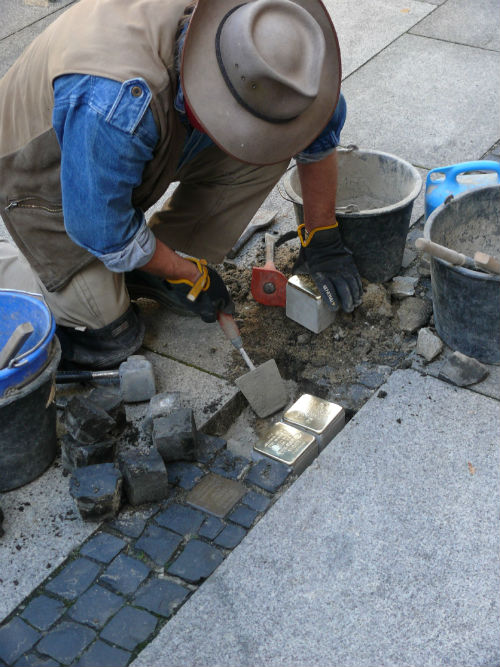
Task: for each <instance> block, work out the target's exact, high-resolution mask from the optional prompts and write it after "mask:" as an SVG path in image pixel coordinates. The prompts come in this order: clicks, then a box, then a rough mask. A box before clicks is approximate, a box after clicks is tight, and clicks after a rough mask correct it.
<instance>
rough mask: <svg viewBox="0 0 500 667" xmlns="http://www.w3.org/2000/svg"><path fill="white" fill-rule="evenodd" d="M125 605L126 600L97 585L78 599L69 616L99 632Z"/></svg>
mask: <svg viewBox="0 0 500 667" xmlns="http://www.w3.org/2000/svg"><path fill="white" fill-rule="evenodd" d="M124 604H125V599H124V598H122V597H121V596H119V595H116V594H115V593H112V592H111V591H108V590H107V589H106V588H103V587H102V586H99V585H98V584H96V585H95V586H92V588H89V590H88V591H86V592H85V593H84V594H83V595H82V596H81V597H80V598H78V600H77V601H76V602H75V604H74V605H73V606H72V607H71V609H70V610H69V612H68V614H69V616H70V617H71V618H72V619H73V620H74V621H78V622H80V623H85V624H86V625H90V626H92V627H93V628H95V629H96V630H97V629H99V628H102V627H103V626H104V625H105V624H106V622H107V621H108V619H109V618H110V617H111V616H112V615H113V614H115V613H116V612H117V611H118V609H120V607H122V606H123V605H124Z"/></svg>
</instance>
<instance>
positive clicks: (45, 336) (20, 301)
mask: <svg viewBox="0 0 500 667" xmlns="http://www.w3.org/2000/svg"><path fill="white" fill-rule="evenodd" d="M26 323H29V324H30V325H31V327H32V328H33V331H32V332H31V334H30V335H29V336H27V337H26V339H25V340H24V341H23V343H22V345H21V346H20V348H19V349H18V350H17V351H15V350H14V351H13V354H12V355H9V357H10V358H9V360H8V362H7V364H6V366H5V368H2V369H1V370H0V397H2V396H3V395H4V394H5V392H6V391H7V390H8V389H11V388H12V387H15V386H17V385H20V384H23V383H25V382H26V381H27V380H29V378H31V377H33V376H35V375H36V374H37V373H39V372H40V371H41V369H42V368H43V367H44V366H45V364H46V362H47V358H48V354H49V348H50V343H51V341H52V339H53V337H54V333H55V328H56V323H55V320H54V317H53V316H52V313H51V312H50V310H49V308H48V307H47V305H46V304H45V302H44V301H43V299H42V297H41V296H40V295H37V294H31V293H29V292H22V291H19V290H6V289H0V350H3V349H4V348H5V347H6V346H7V345H8V343H9V341H10V342H11V343H12V336H13V334H14V332H15V331H16V330H19V329H18V328H19V325H22V324H26Z"/></svg>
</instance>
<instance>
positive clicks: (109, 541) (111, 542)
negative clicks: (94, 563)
mask: <svg viewBox="0 0 500 667" xmlns="http://www.w3.org/2000/svg"><path fill="white" fill-rule="evenodd" d="M126 544H127V543H126V542H125V541H124V540H121V539H120V538H119V537H115V536H114V535H110V534H109V533H99V534H98V535H95V536H94V537H92V538H91V539H90V540H89V541H88V542H86V543H85V544H84V545H83V547H82V548H81V549H80V553H81V554H82V556H88V557H89V558H93V559H94V560H98V561H99V562H100V563H109V562H110V561H112V560H113V558H114V557H115V556H116V555H117V554H118V553H119V552H120V551H121V550H122V549H123V548H124V547H125V546H126Z"/></svg>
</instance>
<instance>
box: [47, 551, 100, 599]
mask: <svg viewBox="0 0 500 667" xmlns="http://www.w3.org/2000/svg"><path fill="white" fill-rule="evenodd" d="M99 572H100V567H99V565H97V563H93V562H92V561H91V560H88V559H87V558H77V559H76V560H73V561H71V562H70V563H68V564H67V565H66V567H65V568H63V569H62V570H61V572H59V574H58V575H57V576H56V577H55V578H54V579H52V581H49V583H48V584H47V585H46V586H45V588H46V590H48V591H50V592H51V593H55V594H56V595H59V596H61V597H62V598H64V599H65V600H74V599H75V598H77V597H78V596H79V595H81V594H82V593H83V592H84V591H86V590H87V588H88V587H89V586H90V584H91V583H92V582H93V581H94V579H95V578H96V577H97V575H98V574H99Z"/></svg>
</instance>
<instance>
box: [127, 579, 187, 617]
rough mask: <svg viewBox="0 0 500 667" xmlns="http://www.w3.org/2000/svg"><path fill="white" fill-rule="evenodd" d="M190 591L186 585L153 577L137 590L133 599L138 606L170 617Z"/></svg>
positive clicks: (133, 602)
mask: <svg viewBox="0 0 500 667" xmlns="http://www.w3.org/2000/svg"><path fill="white" fill-rule="evenodd" d="M189 593H190V591H189V590H188V589H187V588H184V586H180V585H179V584H176V583H174V582H173V581H167V580H165V579H151V580H150V581H147V582H146V583H145V584H144V586H141V588H140V589H139V590H138V591H137V593H136V594H135V596H134V599H133V601H132V604H133V605H134V606H136V607H143V608H144V609H147V610H148V611H151V612H153V614H158V615H159V616H164V617H165V618H170V616H172V614H173V613H174V611H175V610H176V609H177V607H179V606H180V605H181V604H182V603H183V602H184V600H185V599H186V597H187V596H188V595H189Z"/></svg>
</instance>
